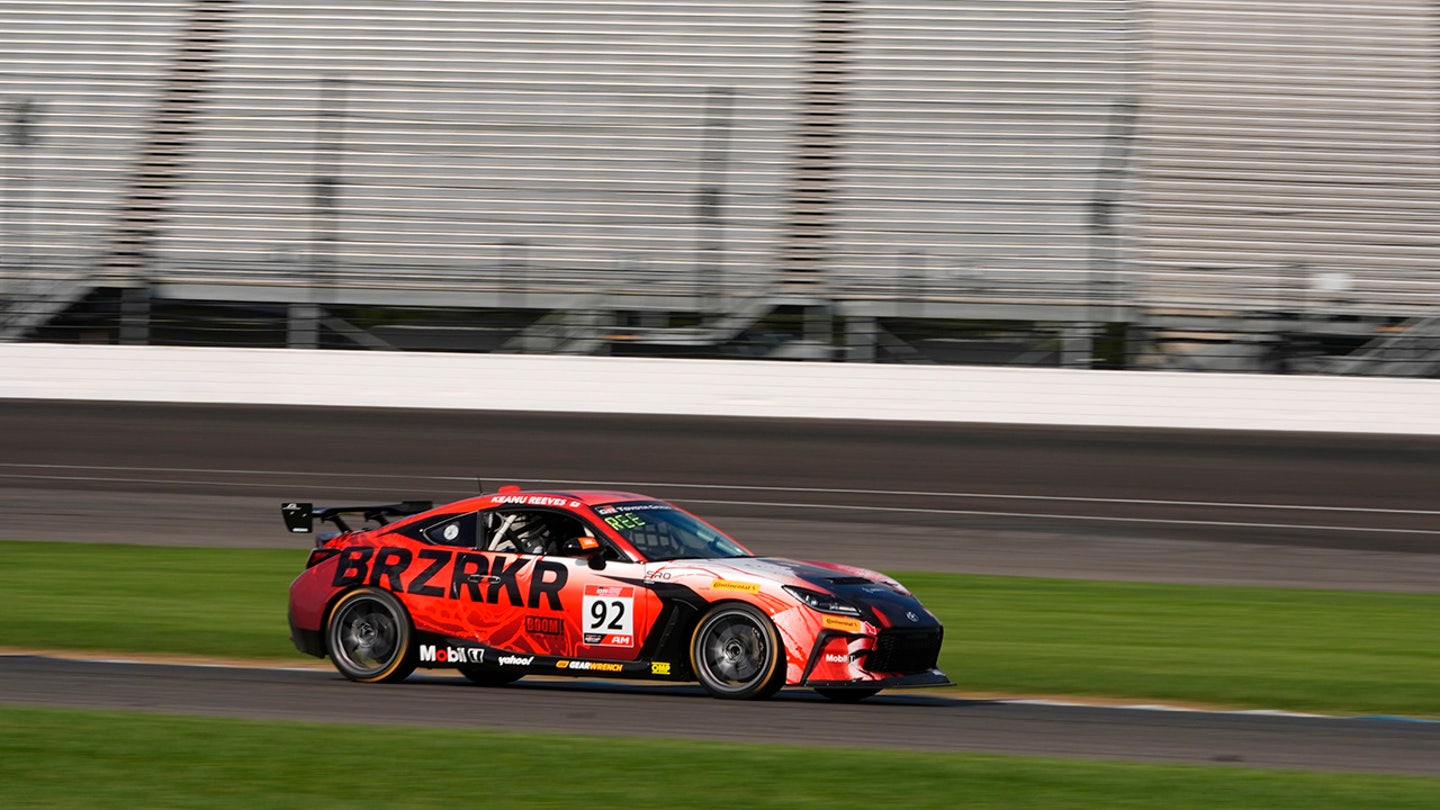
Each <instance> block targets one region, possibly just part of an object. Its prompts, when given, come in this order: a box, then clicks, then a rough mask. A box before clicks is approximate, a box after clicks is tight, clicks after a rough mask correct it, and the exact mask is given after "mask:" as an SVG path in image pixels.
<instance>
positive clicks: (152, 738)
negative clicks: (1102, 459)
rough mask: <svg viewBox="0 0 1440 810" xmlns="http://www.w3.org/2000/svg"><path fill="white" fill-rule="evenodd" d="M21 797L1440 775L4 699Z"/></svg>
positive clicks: (7, 762) (598, 795)
mask: <svg viewBox="0 0 1440 810" xmlns="http://www.w3.org/2000/svg"><path fill="white" fill-rule="evenodd" d="M0 785H4V786H5V789H4V804H5V806H6V807H15V808H85V809H86V810H89V808H94V807H144V808H150V809H151V810H160V809H161V808H232V807H233V808H245V810H249V808H254V807H265V808H290V807H294V808H314V807H345V808H371V807H406V808H429V807H435V808H455V807H468V806H472V805H481V806H485V807H492V808H493V807H586V808H604V807H624V808H636V807H641V808H648V807H699V808H705V807H727V808H728V807H776V808H809V807H815V808H826V809H827V810H830V809H831V808H837V807H905V808H928V807H937V808H957V807H964V808H967V809H969V810H986V808H1022V807H1023V808H1029V807H1043V808H1047V810H1069V809H1071V808H1076V809H1078V808H1107V809H1108V808H1151V807H1153V808H1166V809H1167V810H1188V809H1189V808H1197V809H1198V808H1204V809H1205V810H1214V809H1215V808H1256V807H1264V808H1267V809H1268V810H1287V808H1296V810H1318V809H1319V808H1329V807H1336V808H1353V807H1365V808H1426V809H1427V810H1428V808H1432V807H1435V806H1437V803H1440V779H1430V778H1424V777H1403V776H1382V775H1370V774H1341V773H1318V772H1299V771H1270V770H1255V769H1245V768H1235V767H1213V766H1211V767H1204V766H1178V765H1142V764H1121V763H1109V762H1086V761H1078V760H1056V759H1040V758H1021V757H1003V756H991V755H974V754H943V753H925V752H909V751H873V750H838V749H824V748H805V747H800V746H781V745H738V744H729V743H712V742H692V741H682V740H639V739H629V738H622V737H615V736H604V737H600V736H577V735H563V736H562V735H550V734H512V733H502V732H492V731H481V730H468V729H465V730H457V729H443V730H442V729H434V728H425V729H419V728H395V727H383V728H382V727H374V726H341V725H321V724H310V723H287V724H281V723H262V722H254V721H245V720H216V719H202V718H189V717H172V716H165V715H154V714H138V713H136V714H118V713H101V712H82V711H69V710H65V711H59V710H39V709H12V708H0Z"/></svg>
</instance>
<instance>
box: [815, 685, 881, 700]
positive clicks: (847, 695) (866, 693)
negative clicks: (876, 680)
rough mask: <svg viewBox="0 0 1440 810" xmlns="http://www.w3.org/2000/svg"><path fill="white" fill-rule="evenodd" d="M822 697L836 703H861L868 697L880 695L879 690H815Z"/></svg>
mask: <svg viewBox="0 0 1440 810" xmlns="http://www.w3.org/2000/svg"><path fill="white" fill-rule="evenodd" d="M815 691H816V692H817V693H819V694H820V696H821V697H824V698H828V699H830V700H833V701H835V702H836V703H859V702H860V701H862V700H864V699H865V698H868V697H874V696H875V695H878V694H880V690H879V689H832V688H829V687H826V688H817V689H816V690H815Z"/></svg>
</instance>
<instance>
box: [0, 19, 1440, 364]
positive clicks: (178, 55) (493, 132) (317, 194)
mask: <svg viewBox="0 0 1440 810" xmlns="http://www.w3.org/2000/svg"><path fill="white" fill-rule="evenodd" d="M1430 14H1431V9H1430V5H1429V4H1427V3H1425V2H1423V0H1364V2H1362V0H1303V1H1302V0H1152V1H1151V2H1144V3H1141V2H1133V1H1132V0H967V1H966V2H955V0H686V1H685V2H641V0H407V2H404V3H396V2H393V0H313V1H311V2H303V3H301V2H297V0H245V1H244V2H236V0H136V1H135V2H129V3H123V4H117V3H110V2H102V1H101V0H10V2H6V3H4V4H0V53H4V54H5V57H4V60H3V62H0V124H7V125H8V123H9V122H8V121H5V120H3V119H4V118H6V117H7V116H10V115H11V113H10V112H9V111H11V110H13V109H14V108H15V105H16V104H18V103H21V102H23V101H31V102H34V103H35V104H36V105H38V109H39V110H40V116H39V118H38V126H37V128H36V129H35V134H36V137H35V139H33V140H32V141H30V142H26V143H23V144H22V143H18V142H16V139H14V138H13V137H12V138H10V139H8V140H6V141H5V143H4V144H3V149H4V152H3V157H4V163H3V166H4V172H5V175H6V184H5V188H6V189H7V194H6V196H5V199H4V205H5V212H4V213H5V215H6V216H5V219H4V228H3V230H0V237H3V239H4V243H3V248H4V252H3V254H0V257H3V259H4V261H5V268H6V281H5V284H6V286H5V287H4V288H0V293H4V294H5V295H6V296H7V297H8V298H9V299H10V301H11V302H12V304H13V302H14V301H16V300H20V299H21V298H24V297H25V296H27V295H30V296H33V297H35V299H36V301H38V303H34V304H33V305H32V306H30V307H29V308H28V309H26V310H25V311H24V312H23V313H20V314H19V315H17V314H16V308H15V306H13V305H12V306H10V308H9V310H8V311H6V312H0V339H7V338H8V339H13V338H16V337H19V336H21V335H24V334H27V333H28V332H29V331H30V330H32V329H33V328H34V327H35V326H36V325H37V324H39V323H42V322H43V321H44V320H45V319H47V318H49V317H51V316H53V315H54V314H55V313H56V312H58V311H60V310H62V309H64V308H65V307H66V306H69V304H70V303H72V302H74V301H75V300H77V296H78V293H77V290H83V288H84V285H85V284H87V283H94V282H93V280H94V278H95V277H96V276H97V274H105V275H107V276H108V277H110V278H111V281H112V282H114V280H115V279H116V278H120V279H121V281H125V280H126V279H128V282H127V283H153V284H157V285H160V286H161V287H163V288H165V289H166V290H168V291H169V292H168V294H171V295H175V296H191V297H204V296H211V297H215V296H219V297H226V296H230V297H233V298H235V299H236V300H241V299H243V300H257V301H258V300H265V301H275V302H287V301H290V302H293V301H296V300H306V301H309V302H311V303H313V304H316V305H318V304H319V303H320V302H319V299H318V298H316V297H314V296H313V295H310V294H307V293H302V292H301V290H304V289H308V288H312V287H317V288H318V287H324V288H326V289H328V290H329V293H327V294H328V295H329V296H330V299H329V300H332V301H340V300H342V299H345V297H346V296H347V295H349V296H350V299H349V300H351V301H353V302H354V303H356V304H359V303H371V302H375V301H393V302H394V303H397V304H406V303H408V304H411V305H414V306H423V305H428V304H429V303H430V302H433V301H434V300H436V297H437V296H439V297H441V298H445V297H449V298H452V299H454V300H457V301H458V300H460V297H461V296H464V295H472V296H480V297H478V298H474V299H473V300H476V301H479V300H490V301H494V302H503V301H505V300H513V299H506V298H503V296H507V295H512V294H513V293H514V292H516V291H517V290H518V291H522V292H527V293H534V294H536V297H534V298H532V299H527V301H528V303H526V304H525V305H526V306H536V307H546V308H553V307H556V306H562V307H563V306H566V305H567V303H566V302H569V305H573V306H575V307H577V309H578V310H582V311H579V313H578V316H577V317H579V319H580V320H581V321H583V322H584V323H591V322H596V323H608V322H609V319H608V318H607V317H601V316H597V315H596V314H595V312H596V310H597V307H598V308H600V309H603V308H604V307H605V305H604V304H603V299H604V298H605V296H630V297H631V298H634V299H636V300H638V299H640V298H643V297H645V296H650V297H652V298H653V297H655V296H661V298H657V299H656V300H655V301H654V302H653V304H652V305H653V306H655V307H662V308H663V307H670V308H677V307H678V308H684V307H686V306H690V307H701V308H703V307H704V306H706V305H705V304H703V303H696V302H702V301H703V300H704V298H705V296H707V295H714V294H716V293H721V292H723V293H725V295H726V296H728V297H729V298H730V299H731V300H732V301H733V302H734V304H733V306H728V310H730V315H729V317H728V318H722V320H724V328H723V330H720V331H717V332H716V333H715V334H716V335H719V334H720V333H721V332H724V333H725V334H730V333H732V332H733V331H735V329H736V324H737V323H738V320H737V318H739V314H740V313H742V312H743V313H744V314H745V317H747V318H748V317H751V316H752V315H754V314H755V313H756V312H759V311H760V310H761V309H762V308H759V307H757V306H756V304H755V296H757V295H760V294H763V293H765V292H766V291H767V290H774V289H775V285H776V283H777V282H781V281H785V280H788V281H790V282H795V283H792V284H790V285H789V287H790V289H789V292H788V293H786V294H789V295H791V296H794V295H796V294H797V293H796V288H797V287H798V286H803V287H804V288H805V289H804V292H803V295H808V296H811V298H812V299H813V300H817V301H825V302H832V303H837V302H838V303H839V304H841V305H843V307H844V309H843V312H844V313H847V314H848V315H853V316H855V317H860V318H885V317H892V316H893V315H894V314H895V313H902V312H903V311H904V310H903V302H906V301H916V300H924V301H926V302H928V303H927V306H929V305H930V304H934V305H935V306H934V307H932V308H930V309H928V310H927V311H926V313H925V314H924V315H923V316H924V317H967V318H968V317H976V315H975V313H976V312H977V311H980V312H983V311H984V308H985V307H997V306H1003V307H1010V308H1011V309H1006V310H1004V311H1005V312H1007V313H1011V315H1007V316H1006V317H1011V316H1012V315H1013V316H1014V317H1022V318H1027V319H1030V320H1035V321H1045V320H1052V321H1060V320H1068V319H1073V318H1079V319H1081V320H1091V321H1093V320H1129V321H1134V322H1144V326H1145V328H1146V329H1148V330H1149V331H1150V332H1151V333H1152V334H1153V335H1158V336H1160V337H1158V338H1157V343H1158V342H1164V341H1163V340H1162V339H1161V338H1163V337H1164V333H1165V332H1166V330H1169V331H1170V332H1172V333H1173V332H1177V331H1182V327H1183V330H1184V331H1190V332H1193V331H1196V330H1195V328H1194V322H1193V321H1194V318H1195V317H1197V313H1204V312H1213V313H1216V317H1217V318H1218V319H1219V320H1217V321H1216V323H1222V322H1223V325H1222V326H1217V327H1216V329H1215V330H1214V331H1215V332H1216V333H1224V332H1227V331H1235V330H1242V331H1243V330H1244V329H1250V328H1260V327H1258V326H1257V324H1258V323H1259V321H1257V320H1255V319H1256V318H1260V319H1265V323H1266V324H1270V322H1271V321H1273V319H1275V318H1276V317H1277V315H1276V313H1277V311H1281V310H1296V309H1297V308H1298V309H1300V310H1303V311H1302V312H1301V315H1302V316H1303V317H1305V318H1310V319H1312V320H1314V319H1323V318H1324V317H1330V316H1334V317H1345V318H1357V317H1358V318H1369V319H1373V321H1374V324H1371V325H1370V326H1366V327H1365V328H1371V326H1374V325H1375V324H1378V325H1381V326H1385V327H1386V328H1387V329H1388V330H1390V331H1387V332H1385V333H1383V334H1382V335H1381V337H1383V338H1384V339H1385V340H1388V341H1389V343H1388V344H1386V345H1393V344H1394V343H1395V340H1396V338H1395V336H1394V333H1393V332H1394V329H1396V328H1397V324H1400V325H1401V326H1400V327H1398V328H1403V324H1406V323H1415V324H1423V325H1427V326H1425V327H1424V328H1425V329H1427V330H1428V329H1430V326H1428V324H1433V322H1434V321H1433V319H1434V318H1435V316H1436V314H1437V313H1436V309H1437V306H1440V304H1437V297H1436V294H1437V292H1440V282H1437V271H1440V267H1437V266H1436V263H1437V261H1440V251H1437V250H1436V248H1437V247H1440V244H1437V242H1440V216H1437V214H1440V210H1437V209H1440V183H1437V182H1436V181H1437V179H1440V177H1437V173H1440V156H1437V152H1436V150H1435V148H1434V146H1435V133H1434V121H1435V113H1436V112H1437V109H1436V108H1437V104H1440V93H1437V92H1436V89H1435V87H1434V86H1433V79H1432V75H1431V74H1432V73H1433V70H1432V69H1431V67H1430V62H1431V61H1432V56H1431V53H1430V50H1431V49H1430V47H1429V40H1430V38H1431V34H1430ZM798 282H803V285H801V284H798ZM77 285H78V286H77ZM487 291H488V292H487ZM547 293H550V294H552V295H550V296H549V297H548V298H547V297H545V294H547ZM307 295H309V297H308V298H307ZM486 295H488V296H490V297H489V298H484V296H486ZM597 296H598V298H597ZM684 296H692V297H693V300H692V303H690V304H685V303H683V301H682V298H683V297H684ZM41 299H43V300H41ZM465 300H471V299H465ZM597 301H601V302H602V303H598V304H597ZM677 302H679V303H677ZM1297 302H1298V303H1297ZM946 305H950V306H951V307H952V308H950V309H946V308H945V306H946ZM1102 305H1103V306H1106V307H1110V309H1108V310H1104V311H1102V310H1100V309H1097V308H1096V307H1099V306H1102ZM636 306H639V305H636ZM1017 307H1029V308H1028V309H1018V308H1017ZM1077 307H1081V308H1085V307H1088V308H1089V309H1088V310H1082V309H1077ZM1122 310H1123V311H1122ZM997 311H998V310H997ZM1172 316H1173V317H1172ZM1247 319H1249V320H1248V321H1247ZM1247 323H1248V324H1249V325H1248V326H1246V324H1247ZM557 324H558V326H557ZM541 326H542V327H543V328H544V329H548V330H552V331H553V330H557V329H558V331H559V333H561V334H564V335H566V337H565V339H563V340H559V341H558V342H557V341H555V340H544V339H540V338H538V337H536V336H533V335H532V336H531V338H532V339H529V340H523V339H522V340H518V341H517V345H552V346H553V345H569V346H586V347H592V346H596V345H599V344H598V342H597V340H596V339H595V333H594V331H593V330H591V331H590V332H585V331H584V330H580V332H579V333H577V334H571V333H572V332H573V331H574V330H573V329H572V328H571V326H572V325H571V324H569V323H568V322H567V320H566V319H565V318H564V317H558V318H557V317H552V318H549V319H547V320H546V321H545V323H543V324H542V325H541ZM1265 328H1270V327H1269V326H1268V325H1267V326H1266V327H1265ZM1375 328H1378V326H1376V327H1375ZM882 331H883V330H882ZM1201 331H1203V330H1201ZM687 334H689V333H687ZM1414 334H1415V335H1419V332H1415V333H1414ZM1427 334H1428V332H1427ZM693 337H694V335H690V337H687V338H686V339H687V340H690V339H691V338H693ZM1172 337H1173V335H1172ZM672 338H673V336H672ZM695 339H699V338H695ZM1392 353H1393V352H1392ZM1362 356H1364V353H1363V352H1361V353H1357V358H1358V357H1362ZM1377 356H1378V355H1377ZM1357 362H1358V361H1357ZM1363 365H1364V363H1359V366H1363ZM1359 366H1357V364H1356V363H1350V364H1348V365H1343V366H1333V368H1342V367H1343V368H1344V369H1345V370H1346V371H1347V372H1351V373H1359V372H1358V371H1355V369H1357V368H1358V367H1359Z"/></svg>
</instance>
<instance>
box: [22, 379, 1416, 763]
mask: <svg viewBox="0 0 1440 810" xmlns="http://www.w3.org/2000/svg"><path fill="white" fill-rule="evenodd" d="M621 383H623V381H617V384H621ZM497 384H498V381H497ZM417 396H419V397H423V392H417ZM0 448H3V452H0V509H3V510H4V512H5V514H6V516H7V522H6V526H5V529H4V530H0V536H3V537H5V538H10V539H27V540H54V541H100V542H132V543H157V544H183V545H229V546H294V545H295V539H294V538H292V537H290V536H288V535H286V534H285V532H284V531H283V527H282V525H281V523H280V519H279V514H278V505H279V502H280V501H282V500H313V501H317V502H326V501H330V502H334V501H339V500H344V501H350V502H355V501H358V502H361V503H367V502H389V501H393V500H400V499H405V498H433V499H434V500H436V501H444V500H447V499H452V498H459V497H464V496H466V495H469V494H472V493H473V492H474V491H475V490H476V487H477V481H478V482H479V483H480V485H483V486H484V487H485V488H486V489H487V491H488V490H492V489H493V488H494V487H495V486H497V485H499V484H501V483H506V482H518V483H524V484H527V485H533V486H551V487H555V488H563V487H566V486H607V487H624V488H628V489H634V490H639V491H642V492H647V493H650V494H654V495H658V496H661V497H666V498H670V499H672V500H676V501H678V502H680V503H681V504H683V505H685V506H687V507H689V508H692V509H693V510H695V511H698V512H700V513H701V514H703V515H705V516H707V517H710V518H711V519H712V520H713V521H714V522H716V523H718V524H719V525H720V526H721V527H722V528H726V529H728V530H730V532H731V533H732V534H735V535H737V536H738V537H739V538H740V539H741V540H742V541H743V542H745V543H746V544H747V545H749V546H750V547H751V548H752V550H755V551H757V552H758V553H762V554H770V555H777V556H794V557H814V558H821V559H830V560H836V561H842V562H852V563H855V564H859V565H866V566H871V567H877V568H883V569H886V570H945V571H972V572H988V573H1007V574H1032V575H1042V576H1074V577H1085V578H1100V579H1131V580H1147V581H1158V582H1209V583H1236V584H1257V585H1285V586H1292V587H1325V588H1362V589H1382V590H1400V591H1413V592H1436V591H1440V567H1437V566H1440V511H1437V510H1436V509H1435V508H1434V506H1435V505H1434V500H1433V491H1434V484H1435V482H1436V481H1437V480H1440V476H1437V475H1436V473H1437V464H1440V439H1433V438H1414V437H1402V436H1335V435H1319V434H1317V435H1293V434H1261V433H1240V432H1236V433H1226V432H1213V431H1136V430H1104V429H1068V428H1009V427H997V426H973V425H937V424H901V423H880V422H876V423H871V422H828V421H813V422H806V421H791V420H755V419H698V418H694V419H692V418H673V417H644V416H595V415H575V414H549V415H545V414H503V413H502V414H486V413H470V412H455V411H426V410H414V411H393V410H379V409H308V408H288V407H241V406H196V405H157V404H116V403H68V402H33V401H7V402H0ZM299 551H300V549H297V553H298V552H299ZM297 565H298V562H297ZM957 674H958V673H952V676H954V675H957ZM957 679H958V680H961V681H962V682H963V677H959V678H957ZM0 700H3V701H4V702H6V703H14V704H32V705H74V706H95V707H100V706H105V707H116V708H142V709H153V710H157V711H180V712H187V713H198V714H212V715H225V716H245V717H267V718H293V719H317V720H318V719H323V720H334V721H343V722H366V723H406V724H423V725H431V724H433V725H442V726H454V725H460V726H486V727H497V728H513V729H524V728H533V729H551V730H569V731H582V732H583V731H593V732H602V733H616V732H621V733H627V734H643V735H658V736H683V737H705V738H719V739H736V740H740V739H747V740H748V739H765V740H772V741H788V742H798V743H806V744H855V745H869V746H881V747H900V748H924V749H938V750H976V751H995V752H1007V753H1028V754H1054V755H1064V756H1084V757H1100V758H1115V759H1135V760H1160V761H1176V762H1206V763H1213V762H1222V763H1244V764H1248V765H1255V766H1266V767H1301V768H1320V769H1353V770H1377V771H1387V772H1396V773H1419V774H1429V775H1440V724H1434V723H1409V722H1398V721H1384V720H1364V719H1321V718H1297V717H1275V716H1265V715H1238V714H1215V713H1191V712H1182V713H1176V712H1163V711H1140V710H1130V709H1116V708H1094V707H1066V706H1053V705H1032V704H1017V703H1013V702H992V701H984V700H963V699H951V698H947V697H944V696H937V695H934V694H927V693H924V692H900V693H894V694H889V693H887V694H883V695H881V696H879V697H878V698H874V699H872V700H871V701H867V702H865V703H863V704H860V705H856V706H841V705H835V704H830V703H828V702H824V701H822V700H819V699H817V698H814V697H813V696H811V695H810V694H809V693H808V692H804V691H803V690H802V691H793V692H792V691H789V690H787V691H786V692H784V693H782V695H781V697H780V699H778V700H776V701H772V702H769V703H766V704H763V705H749V704H741V703H734V702H724V701H715V700H711V699H708V698H705V697H703V696H702V695H701V693H700V691H699V690H698V688H695V687H684V686H681V687H675V686H660V687H655V686H643V687H640V686H628V685H621V684H604V683H596V682H591V681H583V682H573V681H548V680H547V681H535V682H534V683H532V682H531V681H530V679H527V680H526V681H524V682H521V684H517V685H514V686H512V687H506V688H504V689H499V690H484V689H479V688H472V687H469V686H467V685H465V684H464V683H463V682H462V681H460V680H457V679H453V678H445V677H441V676H438V675H437V676H425V675H418V676H415V678H413V679H412V681H410V682H407V683H405V684H402V685H400V686H395V687H374V686H359V685H355V684H350V683H348V682H346V681H343V680H342V679H339V678H338V676H336V675H334V674H333V673H331V672H325V671H315V670H294V671H292V670H254V669H230V668H213V667H205V668H195V667H179V666H176V665H159V664H134V663H131V664H118V663H101V662H94V661H68V660H62V659H57V658H47V657H41V656H25V655H6V656H0ZM637 718H644V719H643V720H639V719H637Z"/></svg>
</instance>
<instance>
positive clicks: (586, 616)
mask: <svg viewBox="0 0 1440 810" xmlns="http://www.w3.org/2000/svg"><path fill="white" fill-rule="evenodd" d="M580 609H581V611H582V612H583V615H582V616H581V626H582V627H584V628H585V643H586V644H590V645H609V646H624V647H629V646H632V645H633V643H634V638H635V588H634V587H632V586H629V585H586V586H585V598H584V600H583V601H582V603H581V605H580Z"/></svg>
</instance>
